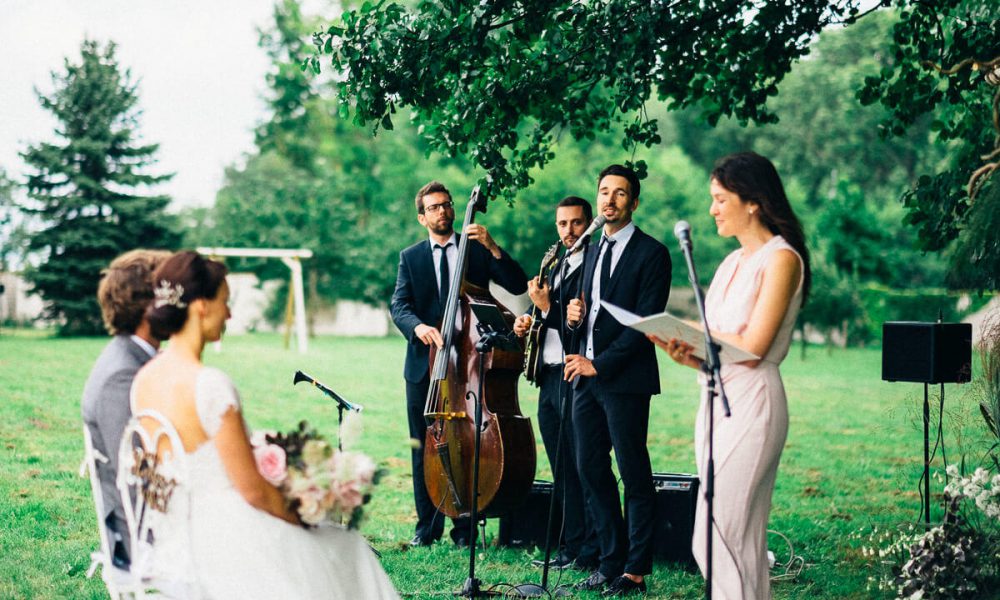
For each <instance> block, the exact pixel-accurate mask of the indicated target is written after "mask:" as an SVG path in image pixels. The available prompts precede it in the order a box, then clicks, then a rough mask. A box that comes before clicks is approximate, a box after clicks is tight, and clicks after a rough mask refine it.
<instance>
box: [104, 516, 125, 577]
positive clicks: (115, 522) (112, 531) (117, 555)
mask: <svg viewBox="0 0 1000 600" xmlns="http://www.w3.org/2000/svg"><path fill="white" fill-rule="evenodd" d="M104 524H105V526H106V527H107V530H108V545H109V546H110V547H111V564H113V565H114V566H116V567H118V568H119V569H123V570H125V571H128V570H129V567H130V566H131V564H132V560H131V558H130V556H129V537H128V523H127V522H126V521H125V519H123V518H121V517H119V516H117V515H116V514H115V513H111V514H109V515H108V516H107V518H105V519H104Z"/></svg>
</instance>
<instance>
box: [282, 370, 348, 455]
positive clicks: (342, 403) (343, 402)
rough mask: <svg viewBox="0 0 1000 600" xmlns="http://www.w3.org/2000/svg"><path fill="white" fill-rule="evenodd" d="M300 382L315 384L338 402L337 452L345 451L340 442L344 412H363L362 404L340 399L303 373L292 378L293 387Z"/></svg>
mask: <svg viewBox="0 0 1000 600" xmlns="http://www.w3.org/2000/svg"><path fill="white" fill-rule="evenodd" d="M300 381H305V382H308V383H311V384H313V386H315V387H316V388H317V389H318V390H319V391H321V392H323V393H324V394H326V395H327V396H329V397H331V398H333V399H334V400H335V401H336V402H337V450H343V449H344V448H343V444H342V443H341V441H340V430H341V428H342V427H343V425H344V410H345V409H346V410H353V411H355V412H361V410H362V409H363V408H364V407H363V406H361V405H360V404H352V403H351V402H348V401H347V400H344V399H343V398H341V397H340V394H338V393H337V392H335V391H333V390H331V389H330V388H328V387H326V386H325V385H323V384H322V383H320V382H318V381H316V380H315V379H313V378H312V377H310V376H308V375H306V374H305V373H303V372H302V371H296V372H295V376H294V377H293V378H292V385H295V384H296V383H299V382H300Z"/></svg>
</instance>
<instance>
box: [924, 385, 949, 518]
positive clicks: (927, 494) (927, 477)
mask: <svg viewBox="0 0 1000 600" xmlns="http://www.w3.org/2000/svg"><path fill="white" fill-rule="evenodd" d="M941 387H942V388H943V387H944V384H942V385H941ZM928 388H929V384H927V383H924V506H923V508H924V524H925V525H927V527H928V528H930V524H931V436H930V433H931V432H930V427H931V403H930V394H929V391H928ZM942 392H943V391H942Z"/></svg>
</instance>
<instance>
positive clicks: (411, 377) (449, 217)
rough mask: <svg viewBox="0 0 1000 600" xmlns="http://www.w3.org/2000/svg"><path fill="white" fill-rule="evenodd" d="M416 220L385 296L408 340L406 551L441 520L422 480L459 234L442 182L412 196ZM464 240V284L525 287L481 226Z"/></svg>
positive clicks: (458, 526)
mask: <svg viewBox="0 0 1000 600" xmlns="http://www.w3.org/2000/svg"><path fill="white" fill-rule="evenodd" d="M415 202H416V208H417V221H418V222H419V223H420V224H421V225H423V226H424V227H425V228H426V229H427V234H428V238H429V239H428V240H424V241H420V242H417V243H416V244H413V245H412V246H410V247H409V248H406V249H405V250H403V251H402V252H400V253H399V270H398V272H397V275H396V291H395V292H393V294H392V304H391V306H390V312H391V314H392V320H393V322H394V323H395V324H396V327H398V328H399V331H400V332H402V334H403V337H405V338H406V340H407V341H408V342H409V344H408V345H407V348H406V362H405V364H404V367H403V378H404V379H405V380H406V413H407V418H408V421H409V425H410V437H411V438H413V439H414V440H416V442H415V443H414V444H413V450H412V452H411V455H410V458H411V463H412V473H413V499H414V503H415V505H416V509H417V526H416V529H415V532H414V536H413V539H412V540H410V545H411V546H429V545H431V544H433V543H434V542H435V541H436V540H438V539H440V538H441V535H442V534H443V533H444V518H443V516H442V515H441V513H439V512H438V510H437V507H436V506H435V505H434V503H433V502H432V501H431V499H430V496H428V494H427V486H426V484H425V483H424V451H423V441H424V434H425V432H426V430H427V423H426V421H425V420H424V403H425V401H426V399H427V390H428V388H429V387H430V368H429V363H428V356H429V353H430V352H429V350H430V345H431V344H434V345H436V346H437V347H438V348H440V347H441V346H442V345H444V338H443V337H442V335H441V331H440V329H439V328H438V325H439V324H440V322H441V318H442V315H443V313H444V306H445V303H446V302H447V301H448V291H449V289H450V285H451V281H450V279H451V275H452V274H453V273H455V269H456V268H457V266H458V265H457V263H458V243H459V239H460V236H459V234H457V233H455V229H454V224H455V203H454V202H453V201H452V199H451V192H449V191H448V188H446V187H445V186H444V185H443V184H442V183H440V182H437V181H432V182H430V183H428V184H427V185H425V186H424V187H422V188H420V191H419V192H417V197H416V199H415ZM463 234H464V235H467V236H468V237H469V239H470V240H475V241H477V242H479V243H478V244H469V256H468V263H467V267H466V271H465V279H466V281H468V282H469V283H471V284H473V285H476V286H479V287H482V288H488V287H489V283H490V281H494V282H496V283H497V284H499V285H500V286H501V287H503V288H504V289H506V290H507V291H508V292H510V293H512V294H515V295H518V294H523V293H524V292H525V291H527V289H528V284H527V281H528V277H527V275H525V273H524V270H523V269H522V268H521V266H520V265H519V264H517V262H516V261H515V260H514V259H513V258H511V257H510V255H509V254H507V253H506V252H504V251H503V249H502V248H500V246H499V245H497V243H496V242H495V241H494V240H493V237H492V236H490V233H489V231H487V229H486V227H485V226H483V225H479V224H472V225H470V226H469V228H468V230H467V231H465V232H463ZM468 536H469V522H468V520H467V519H455V520H454V521H453V527H452V530H451V539H452V541H454V542H455V544H456V545H458V546H464V545H467V544H468Z"/></svg>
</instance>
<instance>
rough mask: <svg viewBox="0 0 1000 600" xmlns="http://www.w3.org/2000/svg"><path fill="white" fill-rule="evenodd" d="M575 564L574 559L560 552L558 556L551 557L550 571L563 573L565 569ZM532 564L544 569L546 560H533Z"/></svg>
mask: <svg viewBox="0 0 1000 600" xmlns="http://www.w3.org/2000/svg"><path fill="white" fill-rule="evenodd" d="M573 563H574V559H572V558H570V557H569V556H567V555H566V554H565V553H563V552H560V553H559V554H557V555H556V556H550V557H549V569H552V570H555V571H562V570H563V569H568V568H570V567H572V566H573ZM531 564H532V565H534V566H536V567H544V566H545V560H544V559H538V560H533V561H531Z"/></svg>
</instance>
